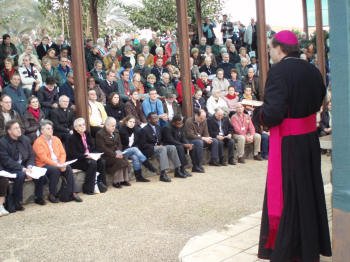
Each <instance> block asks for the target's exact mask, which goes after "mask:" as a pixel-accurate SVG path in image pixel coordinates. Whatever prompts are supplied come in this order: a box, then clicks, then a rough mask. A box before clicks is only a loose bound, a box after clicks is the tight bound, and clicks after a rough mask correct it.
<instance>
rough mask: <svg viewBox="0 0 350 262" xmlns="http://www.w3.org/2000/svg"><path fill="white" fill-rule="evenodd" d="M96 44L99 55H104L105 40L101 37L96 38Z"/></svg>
mask: <svg viewBox="0 0 350 262" xmlns="http://www.w3.org/2000/svg"><path fill="white" fill-rule="evenodd" d="M96 45H97V48H98V51H100V54H101V56H105V55H106V54H107V49H106V47H105V40H104V39H103V38H98V39H97V40H96Z"/></svg>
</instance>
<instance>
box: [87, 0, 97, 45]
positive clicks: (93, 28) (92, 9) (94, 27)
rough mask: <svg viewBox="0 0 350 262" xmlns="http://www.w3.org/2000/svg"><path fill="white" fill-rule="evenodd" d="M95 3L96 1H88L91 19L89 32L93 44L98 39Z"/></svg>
mask: <svg viewBox="0 0 350 262" xmlns="http://www.w3.org/2000/svg"><path fill="white" fill-rule="evenodd" d="M97 2H98V0H90V8H89V10H90V17H91V31H92V39H93V40H94V43H96V40H97V38H98V16H97Z"/></svg>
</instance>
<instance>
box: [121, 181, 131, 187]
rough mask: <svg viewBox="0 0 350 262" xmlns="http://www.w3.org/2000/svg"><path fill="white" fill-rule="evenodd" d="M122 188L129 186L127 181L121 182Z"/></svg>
mask: <svg viewBox="0 0 350 262" xmlns="http://www.w3.org/2000/svg"><path fill="white" fill-rule="evenodd" d="M121 184H122V185H123V186H131V184H130V183H129V182H128V181H124V182H121Z"/></svg>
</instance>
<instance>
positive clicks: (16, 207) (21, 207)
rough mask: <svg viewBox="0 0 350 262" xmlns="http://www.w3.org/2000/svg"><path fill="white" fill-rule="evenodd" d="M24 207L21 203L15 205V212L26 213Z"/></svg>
mask: <svg viewBox="0 0 350 262" xmlns="http://www.w3.org/2000/svg"><path fill="white" fill-rule="evenodd" d="M24 209H25V208H24V207H23V206H22V204H21V203H16V204H15V210H16V211H24Z"/></svg>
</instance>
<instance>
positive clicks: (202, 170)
mask: <svg viewBox="0 0 350 262" xmlns="http://www.w3.org/2000/svg"><path fill="white" fill-rule="evenodd" d="M192 172H193V173H205V171H204V168H203V167H198V166H193V167H192Z"/></svg>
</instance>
